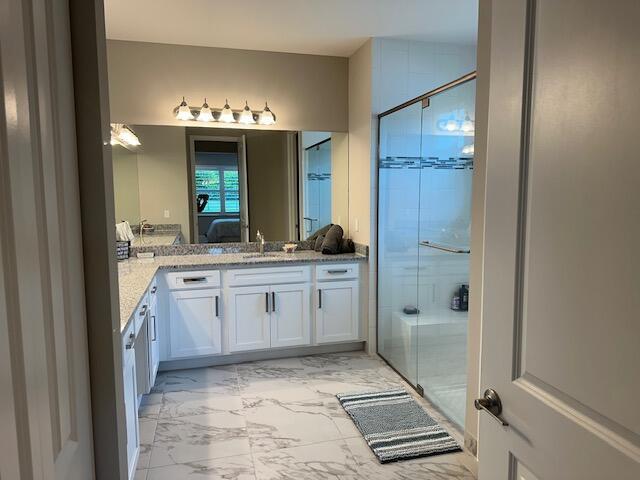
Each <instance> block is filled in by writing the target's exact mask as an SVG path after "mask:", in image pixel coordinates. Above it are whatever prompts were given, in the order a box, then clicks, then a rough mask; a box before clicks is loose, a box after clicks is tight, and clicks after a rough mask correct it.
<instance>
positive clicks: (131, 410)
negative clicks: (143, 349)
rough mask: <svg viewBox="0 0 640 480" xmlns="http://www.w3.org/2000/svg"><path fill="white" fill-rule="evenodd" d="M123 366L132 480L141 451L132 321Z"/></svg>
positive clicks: (125, 332) (126, 334)
mask: <svg viewBox="0 0 640 480" xmlns="http://www.w3.org/2000/svg"><path fill="white" fill-rule="evenodd" d="M122 340H123V343H122V366H123V383H124V410H125V421H126V427H127V466H128V474H129V478H130V479H132V478H133V476H134V474H135V470H136V463H137V461H138V452H139V449H140V433H139V432H140V431H139V427H138V390H137V387H136V355H135V352H134V343H135V322H134V321H130V322H129V325H128V327H127V328H126V329H125V331H124V332H123V337H122Z"/></svg>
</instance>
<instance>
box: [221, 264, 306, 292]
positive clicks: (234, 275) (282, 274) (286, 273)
mask: <svg viewBox="0 0 640 480" xmlns="http://www.w3.org/2000/svg"><path fill="white" fill-rule="evenodd" d="M224 275H225V277H224V279H225V285H228V286H232V287H235V286H245V285H246V286H248V285H274V284H278V283H306V282H309V281H311V267H309V266H308V265H291V266H286V267H265V268H238V269H234V270H227V271H226V272H225V273H224Z"/></svg>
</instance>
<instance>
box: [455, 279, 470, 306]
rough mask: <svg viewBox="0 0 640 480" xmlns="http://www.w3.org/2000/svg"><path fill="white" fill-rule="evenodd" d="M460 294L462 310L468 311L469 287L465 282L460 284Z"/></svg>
mask: <svg viewBox="0 0 640 480" xmlns="http://www.w3.org/2000/svg"><path fill="white" fill-rule="evenodd" d="M458 295H460V310H462V311H463V312H466V311H467V310H469V287H468V286H467V285H464V284H463V285H462V286H460V291H459V293H458Z"/></svg>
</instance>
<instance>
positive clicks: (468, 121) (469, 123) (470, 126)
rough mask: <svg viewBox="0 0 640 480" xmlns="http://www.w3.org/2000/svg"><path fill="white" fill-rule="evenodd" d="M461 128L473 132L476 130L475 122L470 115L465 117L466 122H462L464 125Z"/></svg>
mask: <svg viewBox="0 0 640 480" xmlns="http://www.w3.org/2000/svg"><path fill="white" fill-rule="evenodd" d="M460 130H462V131H463V132H465V133H469V132H473V131H474V130H475V124H474V123H473V121H471V119H470V118H469V115H467V116H466V117H464V122H462V125H461V126H460Z"/></svg>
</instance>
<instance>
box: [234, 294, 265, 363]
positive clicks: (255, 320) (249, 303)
mask: <svg viewBox="0 0 640 480" xmlns="http://www.w3.org/2000/svg"><path fill="white" fill-rule="evenodd" d="M227 292H228V295H226V297H227V302H225V303H226V307H225V308H226V311H225V318H226V319H227V321H228V322H229V324H228V326H229V351H231V352H241V351H244V350H258V349H261V348H269V347H270V346H271V340H270V338H271V334H270V330H269V316H270V310H271V299H270V298H269V287H267V286H258V287H233V288H229V290H228V291H227Z"/></svg>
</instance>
